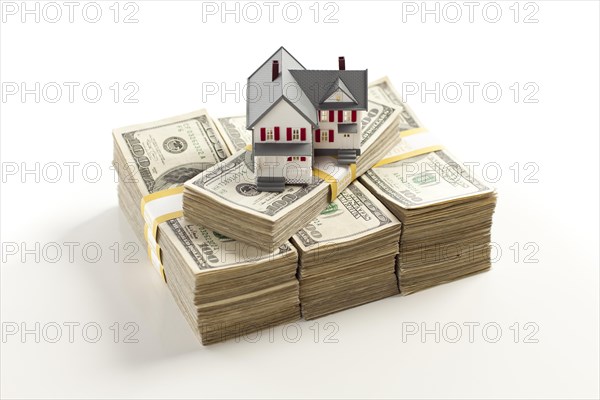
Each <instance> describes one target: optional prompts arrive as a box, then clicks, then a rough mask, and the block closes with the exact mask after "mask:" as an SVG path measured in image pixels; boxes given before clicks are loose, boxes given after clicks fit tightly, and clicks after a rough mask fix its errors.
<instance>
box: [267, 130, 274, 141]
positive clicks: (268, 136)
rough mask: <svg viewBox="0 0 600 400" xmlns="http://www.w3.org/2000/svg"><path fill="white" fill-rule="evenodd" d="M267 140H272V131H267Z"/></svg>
mask: <svg viewBox="0 0 600 400" xmlns="http://www.w3.org/2000/svg"><path fill="white" fill-rule="evenodd" d="M267 140H273V129H271V128H269V129H267Z"/></svg>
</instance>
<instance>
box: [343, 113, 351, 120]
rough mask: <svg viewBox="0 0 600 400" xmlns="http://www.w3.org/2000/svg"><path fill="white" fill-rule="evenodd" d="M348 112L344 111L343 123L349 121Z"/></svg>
mask: <svg viewBox="0 0 600 400" xmlns="http://www.w3.org/2000/svg"><path fill="white" fill-rule="evenodd" d="M350 114H351V113H350V111H344V122H348V121H350Z"/></svg>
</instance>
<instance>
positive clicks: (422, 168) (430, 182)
mask: <svg viewBox="0 0 600 400" xmlns="http://www.w3.org/2000/svg"><path fill="white" fill-rule="evenodd" d="M392 154H393V153H391V154H389V155H388V156H390V155H392ZM360 180H361V182H362V183H363V184H364V185H365V186H367V187H368V188H369V190H371V191H372V192H374V193H375V194H376V195H377V196H378V197H379V198H380V199H385V200H386V201H388V202H391V203H394V204H396V205H397V206H398V207H401V208H404V209H412V208H421V207H426V206H429V205H433V204H438V203H443V202H446V201H450V200H457V199H461V198H464V197H469V196H474V195H481V194H485V193H491V192H493V190H494V189H493V188H491V187H489V186H487V185H485V184H483V183H481V182H480V181H479V180H478V179H477V178H476V177H475V176H474V175H473V174H472V173H471V172H470V171H469V170H468V169H467V168H466V167H464V166H463V165H462V164H461V163H460V162H458V161H457V160H456V159H455V158H453V157H452V156H451V155H450V154H449V153H448V152H447V151H445V150H439V151H435V152H431V153H427V154H423V155H419V156H416V157H411V158H408V159H405V160H401V161H397V162H395V163H390V164H386V165H382V166H379V167H376V168H372V169H370V170H369V171H367V172H366V173H365V174H364V175H363V176H361V178H360ZM384 202H385V201H384Z"/></svg>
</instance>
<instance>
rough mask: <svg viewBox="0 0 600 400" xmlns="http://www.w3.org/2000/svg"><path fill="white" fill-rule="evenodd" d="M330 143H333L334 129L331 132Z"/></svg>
mask: <svg viewBox="0 0 600 400" xmlns="http://www.w3.org/2000/svg"><path fill="white" fill-rule="evenodd" d="M329 141H330V142H331V143H333V129H330V130H329Z"/></svg>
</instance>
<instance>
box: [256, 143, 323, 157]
mask: <svg viewBox="0 0 600 400" xmlns="http://www.w3.org/2000/svg"><path fill="white" fill-rule="evenodd" d="M252 148H253V149H254V155H255V156H312V143H254V146H253V147H252Z"/></svg>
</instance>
